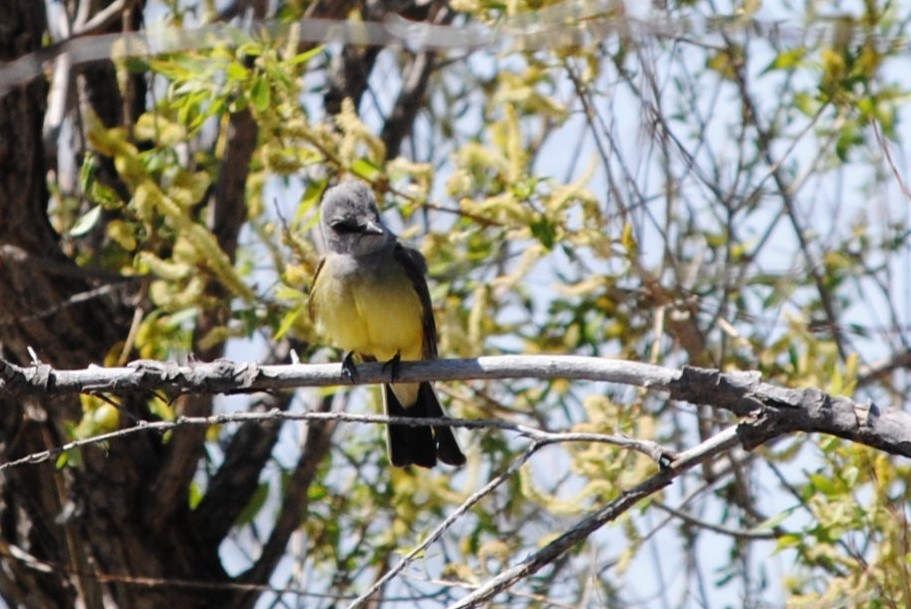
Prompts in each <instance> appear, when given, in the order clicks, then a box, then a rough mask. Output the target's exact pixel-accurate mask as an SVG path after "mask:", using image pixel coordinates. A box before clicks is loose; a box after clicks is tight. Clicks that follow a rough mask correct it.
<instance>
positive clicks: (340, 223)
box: [329, 220, 361, 233]
mask: <svg viewBox="0 0 911 609" xmlns="http://www.w3.org/2000/svg"><path fill="white" fill-rule="evenodd" d="M329 226H331V227H332V230H334V231H336V232H339V233H359V232H361V227H360V225H359V224H358V223H357V222H354V221H352V220H335V221H334V222H332V223H331V224H330V225H329Z"/></svg>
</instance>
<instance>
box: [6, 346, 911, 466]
mask: <svg viewBox="0 0 911 609" xmlns="http://www.w3.org/2000/svg"><path fill="white" fill-rule="evenodd" d="M390 373H391V370H389V369H388V367H387V368H385V369H384V366H383V365H382V364H379V363H373V364H361V365H360V366H358V381H357V384H379V383H389V382H391V380H392V379H391V377H390ZM343 378H344V377H343V376H342V371H341V366H340V365H339V364H288V365H268V366H259V365H257V364H255V363H243V362H232V361H229V360H217V361H215V362H212V363H191V364H187V365H182V366H181V365H178V364H177V363H173V362H156V361H148V360H141V361H137V362H133V363H131V364H129V365H127V366H125V367H119V368H100V367H90V368H87V369H84V370H55V369H54V368H51V367H50V366H47V365H44V364H37V365H35V366H29V367H23V366H16V365H14V364H12V363H10V362H6V361H3V360H0V397H14V398H18V397H23V396H27V395H38V396H50V395H62V394H72V393H114V394H130V393H135V392H142V391H148V392H152V391H162V390H164V391H178V392H183V393H205V394H215V393H249V392H254V391H274V390H281V389H291V388H297V387H326V386H333V385H344V384H348V383H347V381H344V380H343ZM507 378H537V379H542V380H550V379H570V380H587V381H602V382H611V383H620V384H625V385H634V386H638V387H644V388H647V389H651V390H658V391H664V392H667V393H669V394H670V397H671V398H672V399H675V400H681V401H686V402H690V403H692V404H704V405H708V406H712V407H715V408H722V409H725V410H728V411H730V412H732V413H734V414H735V415H737V416H739V417H747V416H750V417H756V418H763V419H766V420H768V421H769V422H770V425H769V426H765V427H763V428H762V430H763V434H765V435H763V434H755V435H752V436H751V435H745V436H744V439H745V446H746V448H748V449H752V448H755V447H756V446H758V445H760V444H762V443H763V442H766V441H767V440H769V439H770V438H772V437H776V436H780V435H784V434H787V433H793V432H795V431H804V432H819V433H826V434H831V435H835V436H838V437H841V438H845V439H847V440H851V441H854V442H859V443H861V444H866V445H868V446H872V447H874V448H877V449H880V450H884V451H886V452H890V453H892V454H896V455H902V456H905V457H911V413H907V412H902V411H899V410H895V409H885V410H884V409H880V408H879V407H878V406H876V404H874V403H872V402H871V403H867V404H861V403H860V402H857V401H855V400H851V399H850V398H847V397H841V396H831V395H828V394H825V393H823V392H821V391H819V390H818V389H812V388H810V389H787V388H783V387H776V386H774V385H771V384H768V383H763V382H761V381H760V376H759V373H758V372H726V373H722V372H720V371H717V370H710V369H706V368H695V367H689V366H687V367H684V368H683V370H675V369H672V368H664V367H661V366H654V365H651V364H643V363H639V362H630V361H624V360H611V359H603V358H596V357H582V356H574V355H562V356H560V355H511V356H495V357H479V358H476V359H459V360H444V359H439V360H426V361H420V362H402V363H401V366H399V370H398V372H397V375H396V380H397V381H398V382H417V381H467V380H492V379H507ZM246 414H250V413H246ZM284 414H285V415H288V413H284ZM224 416H225V415H217V416H215V417H213V418H212V419H209V418H208V417H202V418H201V419H200V420H204V421H214V422H216V423H217V422H219V421H220V420H222V419H223V417H224ZM182 420H185V421H187V420H192V417H185V418H183V419H182ZM223 420H224V421H225V422H227V420H228V419H223ZM207 424H211V422H209V423H207ZM146 425H152V424H151V423H147V424H146Z"/></svg>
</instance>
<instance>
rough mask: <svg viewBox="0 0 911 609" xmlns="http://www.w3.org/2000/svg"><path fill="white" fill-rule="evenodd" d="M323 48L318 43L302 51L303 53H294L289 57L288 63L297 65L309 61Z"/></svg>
mask: <svg viewBox="0 0 911 609" xmlns="http://www.w3.org/2000/svg"><path fill="white" fill-rule="evenodd" d="M324 48H325V47H323V46H322V45H320V46H317V47H313V48H312V49H310V50H308V51H304V52H303V53H298V54H297V55H295V56H294V57H292V58H291V59H289V60H288V63H290V64H291V65H299V64H302V63H307V62H308V61H310V60H311V59H313V58H314V57H316V56H317V55H319V54H320V53H322V52H323V49H324Z"/></svg>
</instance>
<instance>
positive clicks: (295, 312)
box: [275, 305, 306, 340]
mask: <svg viewBox="0 0 911 609" xmlns="http://www.w3.org/2000/svg"><path fill="white" fill-rule="evenodd" d="M305 308H306V307H305V306H304V305H301V306H299V307H296V308H294V309H292V310H291V311H290V312H289V313H288V314H286V315H285V316H284V317H283V318H282V323H281V325H279V326H278V330H276V331H275V340H278V339H280V338H281V337H283V336H284V335H285V334H286V333H287V332H288V330H290V329H291V327H292V326H293V325H294V322H295V321H297V318H298V317H300V315H301V313H303V312H304V309H305Z"/></svg>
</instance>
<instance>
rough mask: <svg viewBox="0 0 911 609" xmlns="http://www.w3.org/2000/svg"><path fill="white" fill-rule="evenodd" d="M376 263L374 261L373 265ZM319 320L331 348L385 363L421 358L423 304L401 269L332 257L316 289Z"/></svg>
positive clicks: (393, 264) (392, 263)
mask: <svg viewBox="0 0 911 609" xmlns="http://www.w3.org/2000/svg"><path fill="white" fill-rule="evenodd" d="M372 262H374V261H372ZM314 298H316V310H317V321H318V322H319V323H320V325H321V326H322V328H323V331H324V333H325V334H326V335H327V336H328V338H329V339H330V340H331V342H332V343H333V344H335V345H336V346H338V347H340V348H341V349H344V350H345V351H354V352H356V353H361V354H364V355H370V356H373V357H375V358H376V359H377V360H379V361H383V362H385V361H389V360H390V359H392V358H393V357H394V356H395V355H396V354H400V356H401V358H402V359H404V360H414V359H421V355H422V346H423V339H424V331H423V323H422V320H423V314H424V311H423V305H422V304H421V300H420V298H419V297H418V294H417V292H415V290H414V287H413V285H412V283H411V280H410V279H409V278H408V276H407V275H406V274H405V271H404V269H403V268H402V267H401V265H399V264H398V263H397V262H396V261H395V260H394V259H393V258H391V257H390V258H389V259H388V262H387V263H385V264H375V263H373V264H369V265H365V264H357V263H355V262H353V261H352V260H350V259H346V258H344V257H330V258H328V259H327V260H326V263H325V265H324V268H323V269H322V271H321V272H320V275H319V277H318V280H317V285H316V286H315V288H314Z"/></svg>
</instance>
